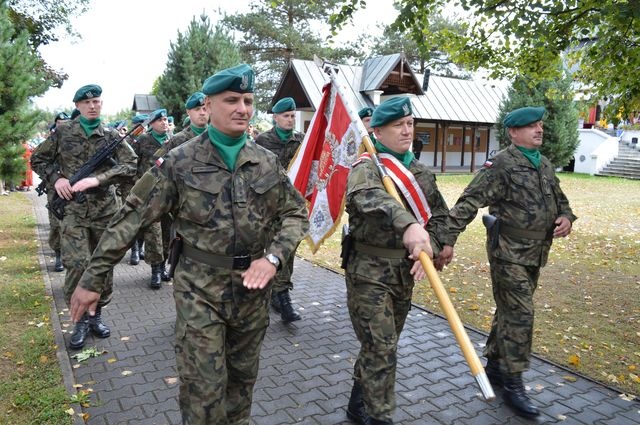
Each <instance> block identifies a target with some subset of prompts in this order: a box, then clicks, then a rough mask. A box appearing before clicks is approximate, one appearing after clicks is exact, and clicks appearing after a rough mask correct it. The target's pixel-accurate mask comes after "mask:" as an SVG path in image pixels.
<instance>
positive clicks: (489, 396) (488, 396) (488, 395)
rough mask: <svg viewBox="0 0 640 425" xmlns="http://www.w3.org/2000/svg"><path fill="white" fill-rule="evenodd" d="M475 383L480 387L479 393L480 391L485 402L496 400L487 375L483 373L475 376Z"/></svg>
mask: <svg viewBox="0 0 640 425" xmlns="http://www.w3.org/2000/svg"><path fill="white" fill-rule="evenodd" d="M475 378H476V382H477V383H478V385H479V386H480V391H482V395H483V396H484V398H485V400H487V401H491V400H493V399H495V398H496V395H495V393H494V392H493V387H492V386H491V383H490V382H489V378H487V374H486V373H485V372H484V371H483V372H482V373H479V374H477V375H476V376H475Z"/></svg>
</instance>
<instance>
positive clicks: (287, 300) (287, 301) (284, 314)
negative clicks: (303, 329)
mask: <svg viewBox="0 0 640 425" xmlns="http://www.w3.org/2000/svg"><path fill="white" fill-rule="evenodd" d="M277 296H278V301H280V317H281V318H282V321H283V322H285V323H289V322H295V321H296V320H300V319H302V317H301V316H300V315H299V314H298V312H297V311H295V310H294V309H293V306H292V305H291V297H289V290H288V289H285V290H284V291H280V292H278V294H277Z"/></svg>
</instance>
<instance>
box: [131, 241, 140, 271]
mask: <svg viewBox="0 0 640 425" xmlns="http://www.w3.org/2000/svg"><path fill="white" fill-rule="evenodd" d="M129 264H131V265H132V266H137V265H138V264H140V250H139V249H138V241H135V242H134V243H133V245H131V257H129Z"/></svg>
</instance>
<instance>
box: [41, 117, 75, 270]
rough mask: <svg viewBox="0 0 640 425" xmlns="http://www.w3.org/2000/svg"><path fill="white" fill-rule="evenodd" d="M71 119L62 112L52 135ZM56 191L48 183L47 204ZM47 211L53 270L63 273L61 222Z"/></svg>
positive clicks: (56, 119) (54, 125) (55, 121)
mask: <svg viewBox="0 0 640 425" xmlns="http://www.w3.org/2000/svg"><path fill="white" fill-rule="evenodd" d="M69 119H70V118H69V115H67V114H66V113H65V112H60V113H59V114H57V115H56V118H55V120H54V123H53V125H52V126H51V128H50V131H51V133H52V134H53V133H54V132H55V131H56V127H57V126H58V122H59V121H67V120H69ZM40 146H42V144H40ZM38 147H39V146H38ZM38 147H36V149H35V150H34V153H35V152H36V151H37V150H38ZM55 190H56V189H55V187H53V184H52V183H47V202H49V203H50V202H52V201H53V194H54V193H55ZM47 211H48V213H49V247H50V248H51V249H52V250H53V252H54V254H55V263H54V265H53V269H54V270H55V271H57V272H63V271H64V265H63V264H62V255H61V253H60V252H61V251H60V233H61V226H60V220H58V217H56V216H55V215H53V214H52V213H51V211H49V210H47Z"/></svg>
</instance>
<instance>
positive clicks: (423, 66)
mask: <svg viewBox="0 0 640 425" xmlns="http://www.w3.org/2000/svg"><path fill="white" fill-rule="evenodd" d="M444 30H447V31H453V32H456V33H460V34H462V33H463V29H462V26H461V25H460V24H459V23H458V22H456V21H454V20H453V19H448V18H446V17H444V16H441V15H437V16H434V17H432V18H431V19H430V21H429V26H428V28H426V29H425V30H424V31H425V32H427V33H437V32H440V31H444ZM368 38H370V37H367V36H364V37H363V39H364V40H367V39H368ZM361 44H363V43H361ZM367 44H369V45H371V46H372V49H371V50H372V53H373V55H379V56H383V55H390V54H394V53H399V52H404V54H405V56H406V57H407V59H408V60H409V63H410V64H411V67H412V68H413V69H414V70H415V71H417V72H419V73H421V74H424V72H425V71H426V70H427V69H429V70H430V71H431V73H432V74H435V75H442V76H445V77H458V78H465V79H468V78H470V75H469V72H467V71H465V70H464V69H462V68H461V67H460V66H458V65H456V64H455V63H453V62H452V61H451V58H450V57H449V55H448V54H447V53H446V52H444V51H442V49H441V47H440V46H435V45H430V44H429V43H428V42H427V40H426V38H424V37H423V42H422V43H417V42H416V40H414V39H413V38H411V37H410V34H409V33H408V32H407V31H400V30H399V29H398V28H397V27H395V26H387V27H385V29H384V32H383V34H382V36H379V37H373V38H372V40H369V42H368V43H367Z"/></svg>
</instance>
